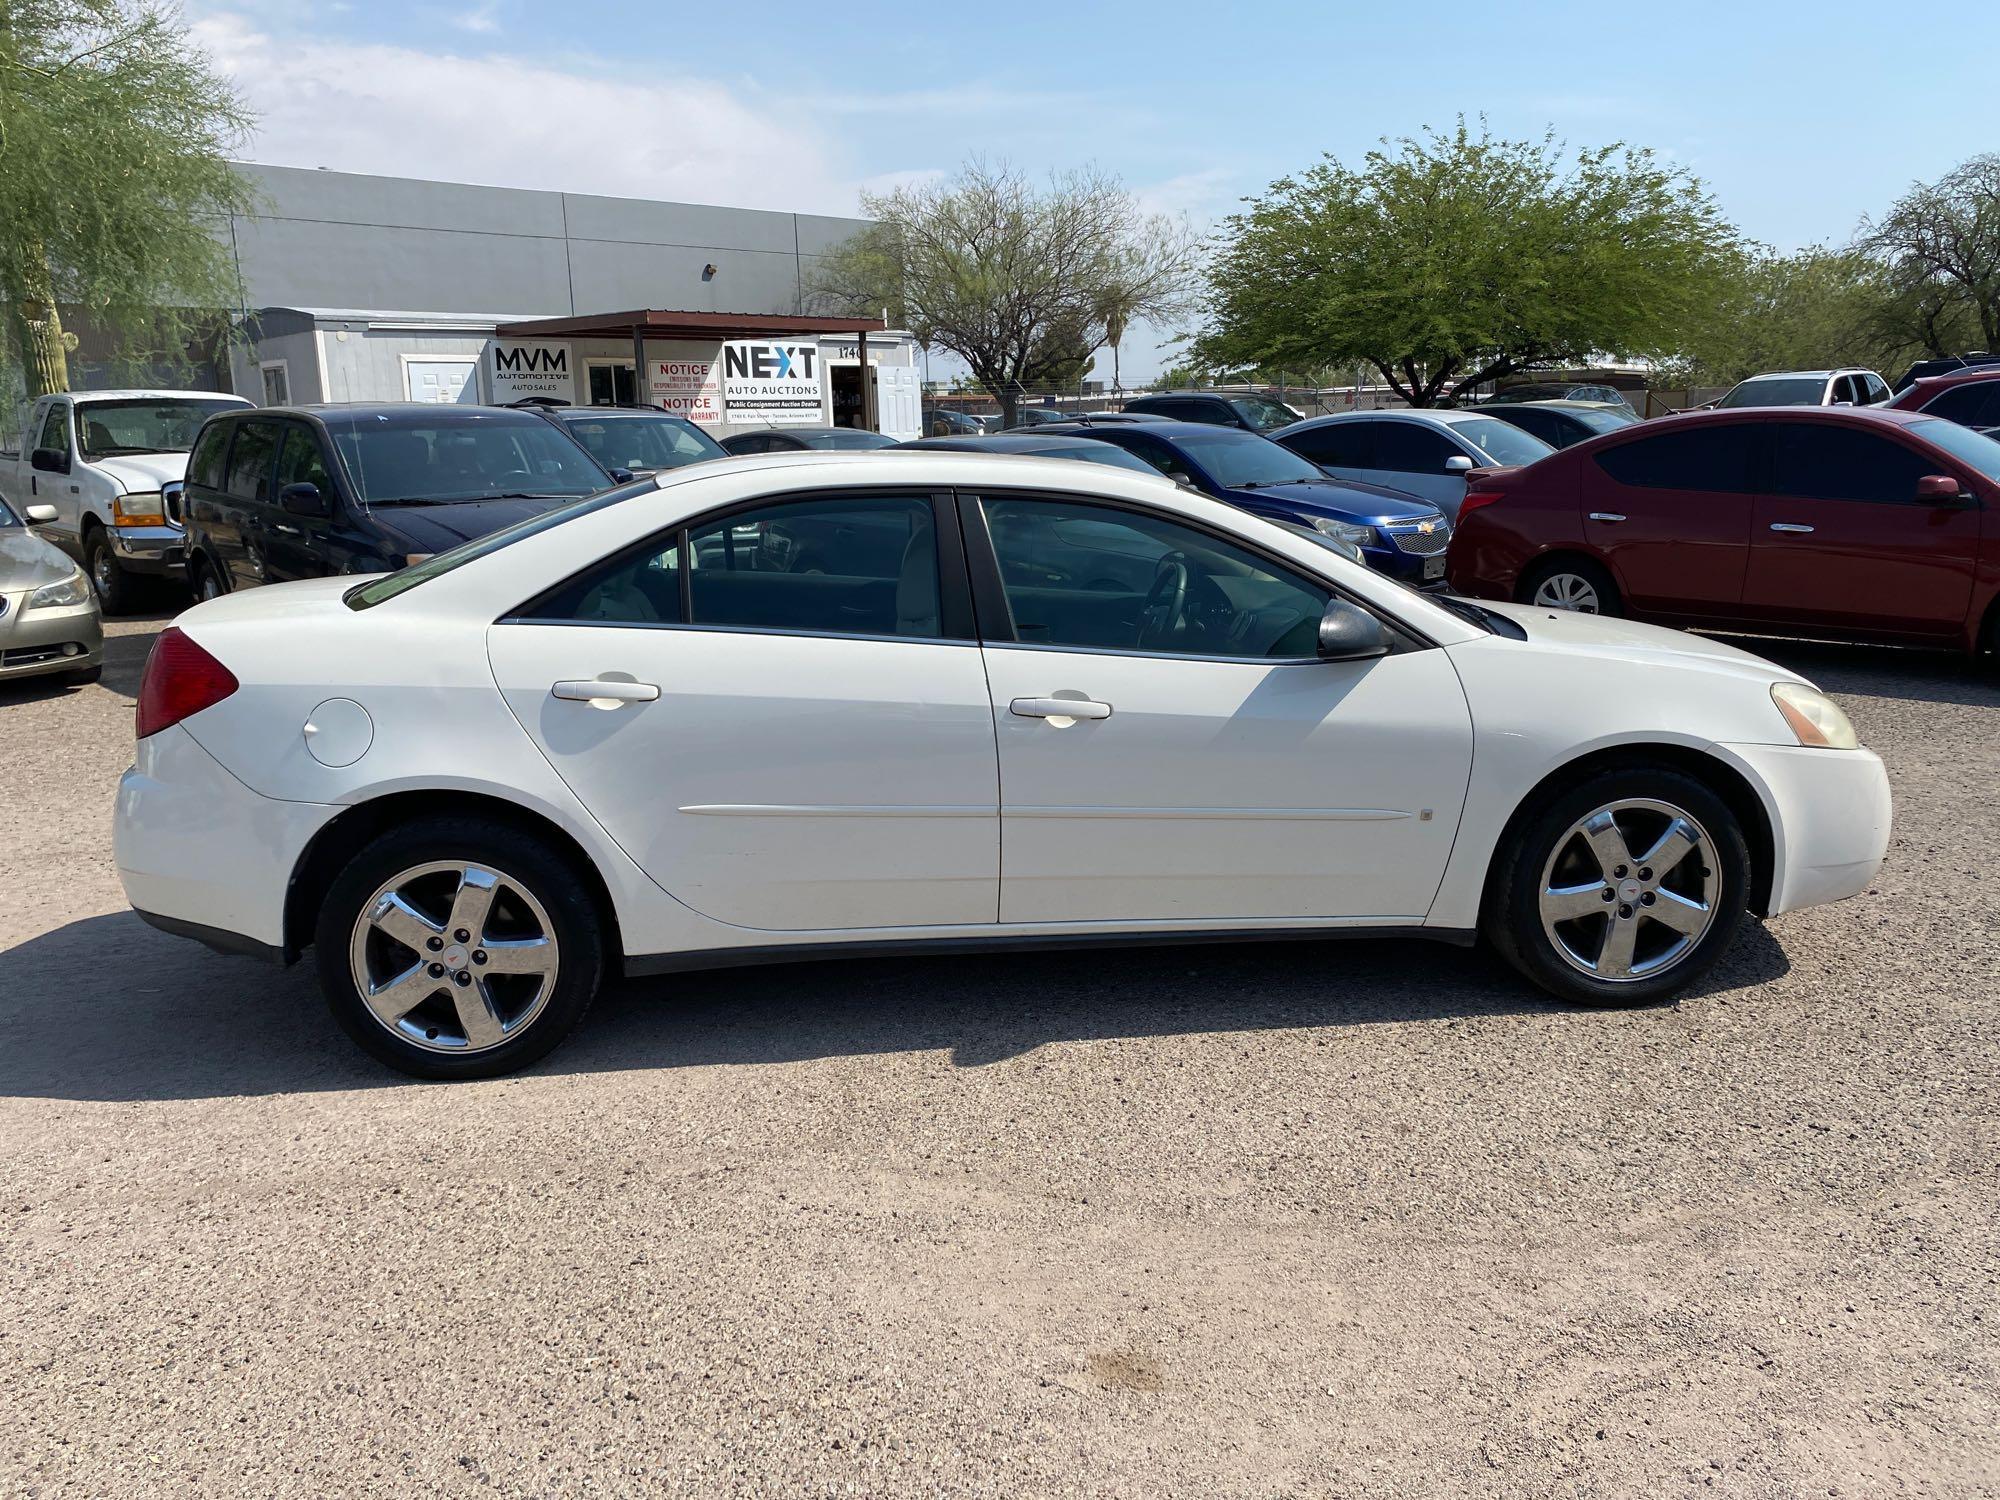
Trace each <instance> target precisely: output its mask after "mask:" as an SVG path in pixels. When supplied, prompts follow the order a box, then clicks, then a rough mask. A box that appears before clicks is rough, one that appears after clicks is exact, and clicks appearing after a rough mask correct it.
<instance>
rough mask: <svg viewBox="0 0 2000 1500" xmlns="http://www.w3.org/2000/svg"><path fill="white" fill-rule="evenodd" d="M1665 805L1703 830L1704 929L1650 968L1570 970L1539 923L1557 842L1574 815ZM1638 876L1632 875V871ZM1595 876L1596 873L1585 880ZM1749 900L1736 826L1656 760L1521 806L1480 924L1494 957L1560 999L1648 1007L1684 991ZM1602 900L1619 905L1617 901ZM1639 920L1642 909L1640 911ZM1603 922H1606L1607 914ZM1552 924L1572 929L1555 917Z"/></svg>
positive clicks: (1742, 842) (1723, 808) (1706, 794)
mask: <svg viewBox="0 0 2000 1500" xmlns="http://www.w3.org/2000/svg"><path fill="white" fill-rule="evenodd" d="M1632 799H1646V800H1651V801H1657V802H1662V803H1667V804H1670V805H1671V806H1673V807H1675V808H1678V809H1680V810H1681V811H1683V812H1685V813H1686V814H1688V815H1689V816H1690V817H1692V818H1693V819H1694V820H1695V821H1696V822H1697V823H1698V824H1700V825H1701V827H1702V828H1703V829H1704V830H1705V831H1706V833H1707V835H1708V840H1707V845H1708V848H1707V857H1706V862H1705V864H1704V868H1705V869H1707V870H1712V871H1713V872H1714V875H1715V876H1716V877H1719V886H1718V887H1717V888H1716V891H1715V894H1714V896H1713V899H1712V900H1711V902H1710V904H1711V906H1712V908H1713V912H1714V915H1713V916H1712V918H1711V919H1710V921H1709V924H1708V927H1707V930H1706V931H1705V932H1703V933H1702V934H1701V936H1700V937H1699V939H1697V940H1696V941H1695V942H1694V944H1693V945H1692V947H1690V948H1689V949H1688V951H1687V952H1686V953H1685V954H1684V955H1683V956H1681V957H1679V958H1677V959H1675V960H1674V961H1673V963H1672V964H1671V965H1670V966H1669V967H1666V968H1664V969H1662V970H1661V971H1659V972H1658V973H1654V974H1649V975H1644V976H1641V977H1637V978H1631V979H1625V980H1620V981H1608V980H1604V979H1598V978H1595V977H1593V976H1592V975H1590V974H1587V973H1585V972H1583V971H1582V970H1581V969H1579V968H1577V967H1575V966H1574V965H1573V964H1572V963H1571V962H1570V961H1569V960H1567V959H1566V958H1565V957H1564V956H1563V955H1562V954H1561V953H1560V952H1558V951H1557V948H1556V945H1555V943H1554V942H1553V941H1552V940H1551V939H1550V936H1549V934H1548V932H1547V931H1545V930H1544V928H1543V925H1542V911H1541V892H1542V875H1543V871H1544V869H1545V868H1546V867H1547V866H1548V863H1549V860H1550V858H1551V856H1552V855H1553V854H1554V853H1555V852H1556V845H1557V842H1558V841H1559V840H1562V839H1563V837H1564V835H1565V834H1567V833H1568V832H1569V830H1570V829H1572V828H1573V827H1574V826H1575V825H1576V824H1577V823H1578V822H1579V820H1581V819H1583V818H1585V817H1588V816H1589V815H1590V814H1591V813H1593V812H1594V811H1596V810H1598V809H1600V808H1605V807H1609V806H1611V805H1613V804H1616V803H1619V802H1621V801H1628V800H1632ZM1635 873H1636V872H1635ZM1591 878H1593V879H1594V878H1595V877H1591ZM1749 896H1750V848H1749V844H1748V842H1747V840H1746V839H1745V838H1744V835H1743V828H1742V825H1741V824H1740V823H1739V822H1738V821H1737V818H1736V815H1735V814H1734V813H1733V812H1731V811H1730V810H1729V806H1728V804H1727V803H1725V802H1724V801H1723V800H1722V799H1721V798H1720V797H1718V796H1717V795H1716V794H1715V793H1714V792H1713V791H1711V790H1710V789H1709V788H1708V786H1707V785H1705V784H1704V783H1702V782H1701V781H1698V780H1696V779H1695V778H1694V777H1693V776H1690V775H1689V774H1688V773H1686V772H1685V771H1680V770H1676V769H1674V768H1672V767H1669V766H1664V765H1645V764H1632V765H1626V766H1614V767H1609V768H1607V769H1604V770H1601V771H1598V772H1595V773H1594V774H1591V775H1588V776H1587V777H1586V778H1585V779H1584V780H1582V781H1580V782H1578V783H1576V784H1575V785H1573V786H1569V787H1565V788H1562V789H1560V790H1559V791H1557V792H1556V793H1555V794H1553V795H1551V796H1547V797H1544V798H1542V799H1541V800H1540V801H1539V802H1538V803H1537V804H1536V805H1535V806H1533V807H1531V808H1528V809H1526V810H1524V812H1523V815H1522V816H1521V817H1520V818H1518V819H1517V820H1516V822H1515V825H1514V827H1513V829H1512V831H1511V833H1510V834H1509V837H1508V840H1507V843H1506V844H1505V846H1504V847H1503V848H1502V849H1501V850H1500V852H1499V855H1498V856H1497V858H1496V859H1495V861H1494V866H1493V876H1492V879H1491V881H1490V883H1489V885H1488V888H1487V895H1486V906H1485V911H1484V913H1483V914H1482V919H1481V926H1482V929H1483V930H1484V932H1485V935H1486V937H1487V940H1488V941H1489V942H1491V943H1492V945H1493V946H1494V948H1495V949H1497V950H1498V951H1499V953H1500V955H1501V956H1502V957H1503V958H1505V959H1506V960H1507V961H1508V962H1509V963H1511V964H1512V965H1513V966H1514V967H1515V968H1516V969H1518V970H1520V971H1521V973H1522V974H1524V975H1526V976H1527V978H1528V979H1530V980H1531V981H1533V982H1534V983H1535V984H1536V985H1538V986H1540V987H1541V988H1542V989H1544V990H1546V991H1548V992H1549V993H1550V994H1551V995H1554V996H1555V997H1556V998H1558V999H1560V1000H1567V1001H1570V1002H1572V1003H1573V1004H1577V1005H1594V1006H1637V1005H1650V1004H1653V1003H1655V1002H1657V1001H1661V1000H1665V999H1668V998H1670V997H1672V996H1673V995H1676V994H1678V993H1680V992H1681V991H1683V990H1686V989H1687V988H1689V987H1690V986H1691V985H1693V984H1694V983H1696V982H1697V981H1698V980H1699V979H1700V978H1701V977H1702V976H1703V975H1704V974H1706V973H1707V972H1708V970H1709V969H1710V968H1712V967H1713V966H1714V964H1715V962H1716V961H1717V960H1718V959H1719V958H1721V957H1722V955H1723V954H1724V953H1725V952H1727V951H1728V948H1729V945H1730V943H1731V942H1732V941H1733V940H1734V939H1735V936H1736V933H1737V929H1738V928H1739V927H1740V926H1741V925H1742V922H1743V917H1744V912H1745V908H1746V906H1747V904H1748V902H1749ZM1607 904H1608V905H1610V906H1612V907H1614V908H1615V909H1616V910H1617V911H1623V910H1624V909H1625V908H1623V907H1622V906H1619V905H1618V904H1617V902H1616V900H1615V896H1614V900H1613V902H1611V903H1607ZM1640 916H1641V918H1642V919H1643V918H1644V917H1645V916H1646V913H1645V912H1643V911H1641V913H1640ZM1602 920H1603V921H1605V922H1609V921H1611V920H1613V912H1612V911H1607V912H1606V913H1605V916H1604V918H1603V919H1602ZM1557 925H1558V930H1559V931H1561V932H1564V933H1571V932H1575V931H1576V929H1575V928H1573V927H1565V926H1563V925H1562V924H1561V923H1558V924H1557Z"/></svg>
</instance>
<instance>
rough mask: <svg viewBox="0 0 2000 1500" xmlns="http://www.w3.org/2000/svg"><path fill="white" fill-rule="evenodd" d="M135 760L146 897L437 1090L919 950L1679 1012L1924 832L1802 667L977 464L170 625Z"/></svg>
mask: <svg viewBox="0 0 2000 1500" xmlns="http://www.w3.org/2000/svg"><path fill="white" fill-rule="evenodd" d="M137 729H138V735H139V743H138V753H137V763H136V764H135V765H134V766H133V767H132V769H131V770H130V771H128V772H127V773H126V775H125V778H124V780H123V782H122V784H121V786H120V790H119V796H118V810H117V857H118V867H119V873H120V876H121V878H122V879H123V881H124V885H125V891H126V894H127V896H128V897H129V898H130V900H131V902H132V904H133V906H134V907H136V908H137V909H138V910H139V912H140V914H141V915H142V916H144V917H145V918H146V919H147V920H148V921H150V922H152V923H153V924H154V925H156V926H159V927H163V928H166V929H167V930H169V931H173V932H178V933H182V934H185V935H187V936H190V937H194V938H199V939H201V940H203V941H205V942H207V943H209V944H210V945H212V946H214V947H217V948H221V949H224V950H228V951H237V952H250V953H255V954H259V955H262V956H266V957H269V958H273V959H278V960H282V961H290V960H293V959H295V958H297V957H298V956H299V955H300V954H301V953H302V952H303V951H304V950H306V949H308V948H310V949H312V950H314V952H315V957H316V961H317V963H318V967H319V975H320V980H321V983H322V986H323V988H324V990H325V993H326V996H327V999H328V1001H329V1002H330V1004H331V1006H332V1009H333V1013H334V1015H335V1016H336V1017H337V1018H338V1020H339V1021H340V1023H341V1025H342V1026H343V1027H345V1028H346V1030H347V1031H348V1032H349V1034H350V1035H352V1036H353V1038H354V1039H355V1040H356V1041H357V1042H359V1043H360V1044H361V1045H362V1046H363V1047H365V1048H367V1049H368V1050H369V1051H370V1052H372V1053H374V1054H375V1055H376V1056H377V1057H379V1058H381V1059H382V1060H383V1061H385V1062H387V1063H389V1064H390V1065H392V1066H394V1067H397V1068H401V1069H403V1070H404V1071H406V1072H409V1073H413V1074H418V1075H423V1076H428V1077H449V1078H467V1077H480V1076H486V1075H491V1074H496V1073H502V1072H505V1071H508V1070H510V1069H513V1068H518V1067H521V1066H522V1065H524V1064H526V1063H528V1062H531V1061H533V1060H534V1059H536V1058H538V1057H540V1056H542V1055H543V1054H544V1053H546V1052H547V1051H548V1050H549V1049H550V1048H551V1047H553V1046H554V1045H555V1044H556V1043H557V1042H558V1041H559V1040H561V1038H562V1037H563V1035H564V1034H565V1033H566V1032H568V1031H569V1029H570V1028H571V1027H572V1026H573V1025H575V1024H576V1021H577V1019H578V1017H580V1016H581V1015H582V1014H583V1011H584V1009H585V1007H586V1006H587V1005H588V1004H589V1003H590V1000H591V997H592V996H593V995H594V994H595V993H596V991H597V989H598V987H599V985H600V984H601V983H602V982H603V981H604V980H605V979H606V978H607V977H610V976H613V975H617V974H621V973H622V974H625V975H644V974H658V973H663V972H668V971H674V970H691V969H700V968H704V967H711V966H716V965H724V964H734V963H744V962H753V961H760V960H773V959H777V960H782V959H786V958H804V957H822V956H825V955H828V954H852V953H880V952H884V951H901V950H911V949H921V948H923V947H925V946H927V945H938V946H942V947H949V948H967V947H974V946H977V947H1001V946H1007V945H1019V946H1027V947H1072V946H1080V945H1084V944H1090V943H1134V942H1142V943H1143V942H1158V941H1169V940H1190V939H1194V940H1202V939H1209V940H1242V939H1253V938H1280V937H1284V938H1298V937H1308V938H1333V937H1343V936H1358V935H1364V934H1365V935H1370V936H1376V935H1382V934H1386V933H1405V934H1408V935H1410V936H1413V937H1427V938H1434V939H1442V940H1444V941H1447V942H1455V943H1464V944H1469V943H1472V942H1473V941H1475V939H1476V938H1477V937H1478V936H1479V935H1480V934H1481V933H1484V934H1485V935H1486V936H1487V937H1488V938H1489V939H1490V940H1491V942H1492V945H1493V946H1494V947H1495V948H1497V949H1498V950H1499V951H1500V952H1501V953H1502V954H1503V955H1505V956H1506V957H1507V958H1508V959H1509V960H1510V961H1511V962H1512V963H1513V964H1514V965H1515V966H1516V967H1518V968H1519V969H1520V970H1521V971H1522V972H1523V973H1524V974H1526V975H1527V976H1528V978H1530V979H1531V980H1533V981H1534V982H1535V983H1536V984H1538V985H1540V986H1542V987H1543V988H1544V989H1547V990H1549V991H1551V992H1553V993H1554V994H1556V995H1558V996H1561V997H1564V998H1566V999H1569V1000H1572V1001H1577V1002H1581V1003H1585V1004H1612V1005H1623V1004H1635V1003H1642V1002H1647V1001H1652V1000H1656V999H1658V998H1660V997H1663V996H1666V995H1669V994H1672V993H1674V992H1677V991H1679V990H1681V989H1683V988H1685V987H1686V986H1688V985H1689V984H1691V983H1693V982H1694V981H1695V980H1696V979H1698V978H1699V977H1700V976H1701V975H1702V973H1703V972H1704V971H1705V970H1707V969H1708V968H1709V966H1710V965H1711V964H1713V963H1714V962H1715V961H1716V959H1717V958H1718V957H1719V956H1720V955H1721V953H1722V952H1723V950H1724V949H1725V948H1727V947H1728V945H1729V943H1730V940H1731V938H1732V937H1733V936H1734V934H1735V933H1736V931H1737V928H1738V926H1739V924H1740V922H1741V920H1742V918H1743V915H1744V913H1745V912H1746V910H1747V911H1751V912H1756V913H1758V914H1760V915H1772V914H1775V913H1778V912H1782V911H1787V910H1790V909H1792V908H1794V907H1799V906H1806V905H1811V904H1813V903H1815V902H1824V901H1833V900H1837V899H1839V898H1840V897H1843V896H1849V895H1852V894H1854V893H1855V892H1858V891H1860V890H1862V889H1864V888H1865V887H1866V886H1867V885H1868V883H1869V880H1870V878H1871V877H1872V876H1873V875H1874V873H1875V870H1876V868H1877V867H1878V865H1879V864H1880V863H1881V860H1882V856H1883V851H1884V848H1885V846H1886V844H1887V840H1888V836H1889V790H1888V783H1887V780H1886V778H1885V777H1884V774H1883V770H1882V764H1881V762H1880V761H1879V760H1878V759H1877V758H1876V757H1875V756H1874V755H1872V754H1871V753H1869V752H1868V751H1867V750H1864V749H1861V748H1859V747H1858V746H1857V744H1856V742H1855V737H1854V732H1853V730H1852V728H1851V727H1850V726H1849V725H1848V722H1847V720H1846V719H1845V717H1843V715H1842V714H1841V711H1840V710H1839V709H1838V708H1837V707H1836V706H1835V705H1834V704H1833V703H1832V702H1830V701H1829V700H1828V699H1826V698H1825V697H1823V696H1822V695H1821V694H1820V693H1818V692H1816V691H1814V689H1813V688H1812V686H1811V685H1810V684H1809V683H1807V682H1805V681H1804V680H1802V679H1801V678H1799V677H1797V676H1795V675H1793V674H1792V673H1790V672H1787V671H1785V670H1783V669H1782V668H1779V667H1775V666H1772V665H1770V664H1769V663H1767V662H1764V661H1760V660H1758V659H1757V658H1755V657H1752V656H1748V655H1745V654H1744V653H1742V652H1740V651H1735V650H1732V649H1730V648H1729V647H1726V646H1721V645H1717V644H1714V643H1712V642H1709V641H1705V640H1702V639H1699V638H1697V637H1694V636H1688V635H1680V634H1676V633H1673V632H1670V631H1665V630H1658V629H1653V628H1650V627H1647V626H1644V625H1636V624H1632V623H1630V622H1627V621H1623V620H1612V619H1606V618H1602V617H1598V616H1589V615H1578V614H1573V613H1558V612H1554V611H1550V610H1544V609H1536V608H1532V607H1526V606H1502V605H1479V606H1472V605H1469V604H1462V603H1459V602H1455V601H1447V600H1443V599H1439V598H1436V597H1429V596H1425V595H1422V594H1418V593H1414V592H1411V591H1409V590H1407V589H1405V588H1403V587H1402V586H1400V585H1398V584H1396V583H1394V582H1392V581H1390V580H1389V579H1387V578H1384V577H1383V576H1382V575H1381V574H1378V573H1374V572H1371V571H1370V570H1368V569H1367V568H1364V567H1360V566H1356V565H1355V564H1353V563H1351V562H1349V561H1348V560H1347V559H1345V558H1344V557H1342V556H1340V555H1339V554H1337V553H1334V552H1332V551H1329V550H1328V549H1326V548H1324V547H1321V546H1319V545H1316V544H1315V543H1314V542H1313V541H1311V540H1308V539H1307V538H1305V537H1303V536H1301V535H1299V534H1297V533H1296V532H1293V531H1290V530H1287V529H1286V528H1284V527H1280V526H1276V525H1272V524H1269V523H1266V522H1264V521H1260V520H1258V519H1256V518H1254V517H1252V516H1249V515H1246V514H1245V513H1244V512H1242V511H1240V510H1236V509H1234V508H1232V507H1230V506H1227V505H1223V504H1220V503H1217V502H1215V501H1211V500H1208V499H1205V498H1203V497H1201V496H1198V495H1194V494H1190V493H1189V492H1187V491H1185V490H1183V489H1180V488H1177V487H1176V486H1174V485H1173V484H1170V483H1168V482H1167V481H1165V480H1163V479H1155V478H1152V477H1150V476H1146V475H1140V474H1128V473H1125V472H1123V471H1121V470H1116V469H1110V468H1104V467H1101V466H1098V465H1092V464H1076V463H1067V462H1062V461H1056V460H1043V459H1036V458H997V457H988V456H979V455H971V454H958V453H949V452H895V453H885V454H854V455H826V454H798V455H783V456H773V457H769V458H758V459H746V460H743V461H740V462H732V463H729V464H703V465H697V466H692V467H689V468H684V469H678V470H671V471H668V472H666V473H664V474H662V475H660V476H659V477H658V478H657V480H656V481H651V482H646V483H642V484H638V485H630V486H626V487H624V488H621V489H618V490H613V491H610V492H608V493H607V494H604V495H601V496H597V497H595V498H592V499H589V500H584V501H579V502H577V503H574V504H571V505H568V506H565V507H563V508H561V509H558V510H555V511H551V512H549V513H548V514H546V515H543V516H540V517H537V518H535V519H533V520H530V521H527V522H525V523H523V524H521V525H519V526H516V527H513V528H512V529H510V530H507V531H502V532H497V533H495V534H493V535H491V536H488V537H484V538H482V539H480V540H478V541H475V542H472V543H469V544H468V545H466V546H464V547H461V548H458V549H457V550H455V551H452V552H447V553H442V554H440V555H439V556H437V557H435V558H432V559H430V560H428V561H426V562H423V563H420V564H418V565H416V566H414V567H411V568H407V569H405V570H404V571H402V572H400V573H394V574H390V575H387V576H382V577H375V578H368V579H354V578H329V579H323V580H316V581H312V582H305V583H296V584H289V585H283V586H277V587H272V588H263V589H255V590H248V591H245V592H244V593H241V594H231V595H228V596H226V597H224V598H221V599H217V600H214V601H211V602H209V603H206V604H202V605H200V606H198V607H197V608H195V609H192V610H190V611H189V612H188V613H186V614H184V615H182V616H181V617H180V619H179V621H178V622H177V623H176V624H175V625H174V627H172V628H171V629H169V630H168V631H166V632H165V633H164V634H163V635H162V637H161V639H160V641H159V644H158V645H157V647H156V648H155V650H154V652H153V657H152V660H151V662H150V663H149V664H148V666H147V670H146V678H145V683H144V686H143V688H142V691H141V696H140V702H139V710H138V723H137Z"/></svg>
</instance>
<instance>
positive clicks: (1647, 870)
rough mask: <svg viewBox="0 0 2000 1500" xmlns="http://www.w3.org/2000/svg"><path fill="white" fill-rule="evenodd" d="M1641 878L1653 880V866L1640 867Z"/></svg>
mask: <svg viewBox="0 0 2000 1500" xmlns="http://www.w3.org/2000/svg"><path fill="white" fill-rule="evenodd" d="M1639 878H1640V879H1641V880H1651V879H1652V878H1653V867H1652V866H1651V865H1641V866H1640V867H1639Z"/></svg>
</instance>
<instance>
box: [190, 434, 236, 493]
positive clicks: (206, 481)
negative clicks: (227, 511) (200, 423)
mask: <svg viewBox="0 0 2000 1500" xmlns="http://www.w3.org/2000/svg"><path fill="white" fill-rule="evenodd" d="M235 425H236V424H235V423H234V422H210V423H208V424H207V425H206V426H204V427H203V428H202V429H201V435H200V436H199V437H197V438H196V439H195V440H194V451H193V452H191V453H190V454H188V466H187V482H188V483H189V484H192V485H199V486H200V487H201V488H202V489H205V490H219V489H221V488H222V460H223V457H224V455H225V454H227V453H228V452H229V431H230V429H231V428H232V427H234V426H235Z"/></svg>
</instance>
